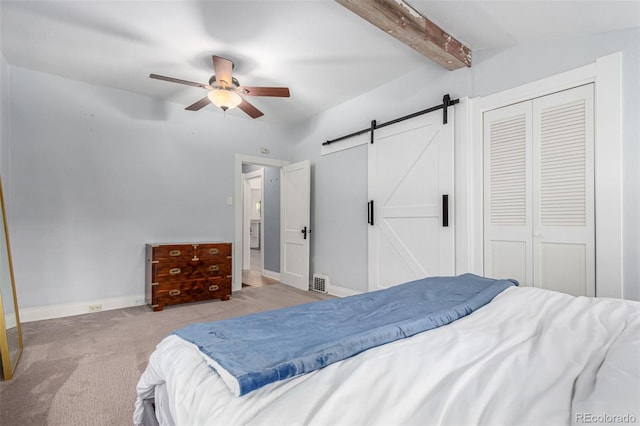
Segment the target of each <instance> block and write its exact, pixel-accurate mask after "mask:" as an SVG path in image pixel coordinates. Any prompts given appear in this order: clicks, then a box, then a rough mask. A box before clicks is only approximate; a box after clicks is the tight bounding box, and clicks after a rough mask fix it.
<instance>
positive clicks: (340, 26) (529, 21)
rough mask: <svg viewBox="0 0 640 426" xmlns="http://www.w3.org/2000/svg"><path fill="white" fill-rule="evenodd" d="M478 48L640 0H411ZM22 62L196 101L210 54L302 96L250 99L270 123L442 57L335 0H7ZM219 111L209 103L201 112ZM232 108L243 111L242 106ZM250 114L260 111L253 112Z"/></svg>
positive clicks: (620, 14) (626, 16)
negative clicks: (160, 77)
mask: <svg viewBox="0 0 640 426" xmlns="http://www.w3.org/2000/svg"><path fill="white" fill-rule="evenodd" d="M407 2H408V3H409V4H410V5H411V6H413V7H414V8H415V9H416V10H418V11H419V12H421V13H422V14H424V15H425V16H427V17H429V18H430V19H432V20H433V21H435V22H436V23H438V24H439V25H440V26H442V27H443V28H444V29H445V30H447V31H448V32H450V33H451V34H452V35H454V36H455V37H456V38H458V39H459V40H460V41H462V42H463V43H465V44H466V45H467V46H469V47H470V48H471V49H472V51H477V50H480V49H493V48H502V47H507V46H513V45H516V44H520V43H527V42H532V41H537V40H542V39H553V38H557V37H567V36H579V35H586V34H592V33H599V32H606V31H613V30H619V29H625V28H631V27H638V26H640V0H627V1H612V0H607V1H593V0H592V1H582V0H580V1H578V0H575V1H525V0H511V1H486V0H477V1H454V0H448V1H426V0H407ZM0 6H1V9H0V17H1V30H0V36H1V37H2V40H1V42H2V44H1V46H2V52H3V54H4V56H5V58H6V60H7V62H8V63H9V64H11V65H15V66H19V67H24V68H29V69H33V70H37V71H42V72H46V73H51V74H56V75H60V76H63V77H67V78H71V79H75V80H80V81H84V82H87V83H91V84H96V85H100V86H106V87H111V88H115V89H120V90H125V91H129V92H134V93H139V94H142V95H147V96H151V97H154V98H157V99H162V100H168V101H171V102H176V103H178V104H181V105H184V106H187V105H190V104H192V103H193V102H195V101H196V100H198V99H200V98H202V97H203V96H204V95H205V92H204V91H203V90H202V89H199V88H195V87H190V86H183V85H179V84H174V83H168V82H164V81H159V80H152V79H150V78H149V74H150V73H156V74H161V75H166V76H170V77H176V78H180V79H184V80H190V81H195V82H202V83H207V82H208V80H209V77H210V76H211V75H212V74H213V68H212V63H211V55H212V54H215V55H219V56H224V57H226V58H229V59H231V60H232V61H234V63H235V68H234V72H233V74H234V76H235V77H236V78H237V79H238V80H239V81H240V83H241V84H244V85H248V86H288V87H289V88H290V89H291V98H288V99H277V98H275V99H274V98H257V97H254V98H251V99H250V101H251V102H252V103H253V104H254V105H255V106H256V107H258V108H259V109H261V110H262V111H263V112H264V113H265V116H264V117H261V118H260V119H259V120H261V121H267V122H271V123H293V122H297V121H300V120H303V119H305V118H308V117H311V116H313V115H316V114H318V113H320V112H322V111H324V110H327V109H329V108H331V107H332V106H334V105H337V104H339V103H341V102H344V101H346V100H348V99H351V98H354V97H356V96H358V95H360V94H362V93H365V92H367V91H370V90H372V89H374V88H376V87H378V86H380V85H382V84H385V83H386V82H388V81H390V80H393V79H395V78H396V77H398V76H400V75H403V74H406V73H408V72H411V71H413V70H415V69H418V68H421V67H425V66H437V65H435V64H434V63H432V62H431V61H429V60H428V59H427V58H425V57H423V56H421V55H420V54H418V53H416V52H414V51H413V50H412V49H410V48H409V47H407V46H405V45H403V44H401V43H400V42H399V41H397V40H395V39H394V38H392V37H391V36H389V35H387V34H385V33H384V32H383V31H381V30H379V29H378V28H376V27H374V26H373V25H371V24H369V23H368V22H366V21H364V20H363V19H362V18H360V17H358V16H356V15H355V14H353V13H352V12H350V11H348V10H347V9H345V8H343V7H342V6H340V5H339V4H338V3H335V2H334V1H332V0H318V1H311V0H289V1H269V0H258V1H244V0H235V1H213V0H209V1H187V0H181V1H163V0H156V1H126V0H115V1H97V0H85V1H70V0H45V1H25V0H18V1H7V0H0ZM206 113H216V114H219V113H221V112H219V111H217V110H216V109H215V107H213V106H208V107H206V108H205V109H203V110H201V111H200V112H194V114H206ZM229 113H231V114H237V115H238V116H242V115H243V114H242V112H240V111H237V110H235V111H230V112H229ZM247 119H249V118H247Z"/></svg>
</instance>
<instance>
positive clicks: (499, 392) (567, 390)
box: [134, 287, 640, 425]
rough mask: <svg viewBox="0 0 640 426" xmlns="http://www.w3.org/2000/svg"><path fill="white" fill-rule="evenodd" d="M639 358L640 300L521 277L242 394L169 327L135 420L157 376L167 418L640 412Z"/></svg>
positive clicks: (459, 419)
mask: <svg viewBox="0 0 640 426" xmlns="http://www.w3.org/2000/svg"><path fill="white" fill-rule="evenodd" d="M320 303H322V302H320ZM639 360H640V303H638V302H632V301H624V300H613V299H600V298H587V297H573V296H569V295H566V294H561V293H556V292H552V291H547V290H542V289H536V288H529V287H525V288H515V287H513V288H509V289H507V290H505V291H503V292H502V293H501V294H499V295H498V296H497V297H496V298H495V299H493V301H492V302H490V303H489V304H487V305H486V306H484V307H482V308H480V309H479V310H477V311H476V312H474V313H472V314H471V315H469V316H466V317H464V318H461V319H459V320H457V321H455V322H453V323H451V324H449V325H446V326H443V327H440V328H437V329H434V330H429V331H426V332H423V333H420V334H417V335H415V336H412V337H409V338H406V339H402V340H399V341H396V342H393V343H389V344H386V345H383V346H379V347H375V348H373V349H369V350H367V351H365V352H363V353H360V354H359V355H356V356H353V357H351V358H348V359H345V360H343V361H340V362H336V363H334V364H331V365H328V366H326V367H324V368H322V369H320V370H316V371H314V372H311V373H307V374H303V375H300V376H296V377H293V378H290V379H287V380H284V381H280V382H276V383H272V384H269V385H267V386H265V387H263V388H260V389H258V390H256V391H254V392H251V393H249V394H247V395H244V396H242V397H237V396H234V395H233V394H232V392H230V390H229V389H228V387H227V386H226V385H225V384H224V382H223V381H222V380H221V379H220V377H219V376H218V374H217V373H216V372H215V371H214V370H213V369H211V368H210V367H209V366H208V364H207V361H206V357H205V356H204V355H203V354H202V353H200V351H199V350H198V349H197V347H196V346H194V345H193V344H191V343H189V342H187V341H185V340H182V339H181V338H180V337H178V336H175V335H172V336H168V337H167V338H165V339H164V340H163V341H162V342H161V343H160V344H159V345H158V347H157V348H156V350H155V351H154V353H153V354H152V355H151V357H150V359H149V364H148V366H147V368H146V370H145V371H144V373H143V375H142V376H141V378H140V381H139V383H138V386H137V394H138V401H137V402H136V409H135V413H134V423H135V424H142V423H143V414H144V409H143V404H142V401H143V400H144V399H146V398H150V397H154V396H155V395H156V387H158V386H160V387H164V388H165V389H166V393H165V394H164V396H163V399H164V400H165V401H164V402H163V403H162V404H156V411H157V413H156V414H157V416H156V417H157V418H158V420H159V423H160V424H163V425H164V424H179V425H218V424H219V425H235V424H243V425H245V424H246V425H273V424H278V425H294V424H295V425H302V424H305V425H338V424H347V425H389V424H394V425H402V424H406V425H415V424H420V425H462V424H464V425H467V424H474V425H475V424H508V425H517V424H530V425H538V424H540V425H542V424H544V425H554V424H558V425H569V424H583V423H590V424H597V423H598V422H600V423H603V424H615V423H616V422H617V421H618V420H619V421H618V422H617V423H620V424H624V423H625V419H626V420H630V419H634V418H635V419H636V420H635V421H638V419H640V407H639V405H640V402H639V401H640V361H639ZM626 423H629V421H626Z"/></svg>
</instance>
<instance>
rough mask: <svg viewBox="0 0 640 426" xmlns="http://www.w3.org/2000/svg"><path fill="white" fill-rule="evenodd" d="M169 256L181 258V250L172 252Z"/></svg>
mask: <svg viewBox="0 0 640 426" xmlns="http://www.w3.org/2000/svg"><path fill="white" fill-rule="evenodd" d="M169 256H180V250H171V251H170V252H169Z"/></svg>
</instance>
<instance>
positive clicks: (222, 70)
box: [212, 55, 233, 87]
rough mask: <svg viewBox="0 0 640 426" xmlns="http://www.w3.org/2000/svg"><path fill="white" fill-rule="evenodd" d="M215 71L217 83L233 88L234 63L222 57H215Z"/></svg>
mask: <svg viewBox="0 0 640 426" xmlns="http://www.w3.org/2000/svg"><path fill="white" fill-rule="evenodd" d="M212 58H213V71H214V73H215V75H216V81H217V82H218V83H220V84H222V85H223V86H225V87H226V86H231V83H232V81H231V71H232V70H233V62H231V61H230V60H228V59H225V58H223V57H221V56H216V55H213V56H212Z"/></svg>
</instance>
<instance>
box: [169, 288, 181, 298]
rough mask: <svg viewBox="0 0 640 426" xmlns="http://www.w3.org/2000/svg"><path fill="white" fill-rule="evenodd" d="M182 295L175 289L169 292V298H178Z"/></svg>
mask: <svg viewBox="0 0 640 426" xmlns="http://www.w3.org/2000/svg"><path fill="white" fill-rule="evenodd" d="M179 294H180V290H177V289H175V288H174V289H173V290H169V296H177V295H179Z"/></svg>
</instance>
